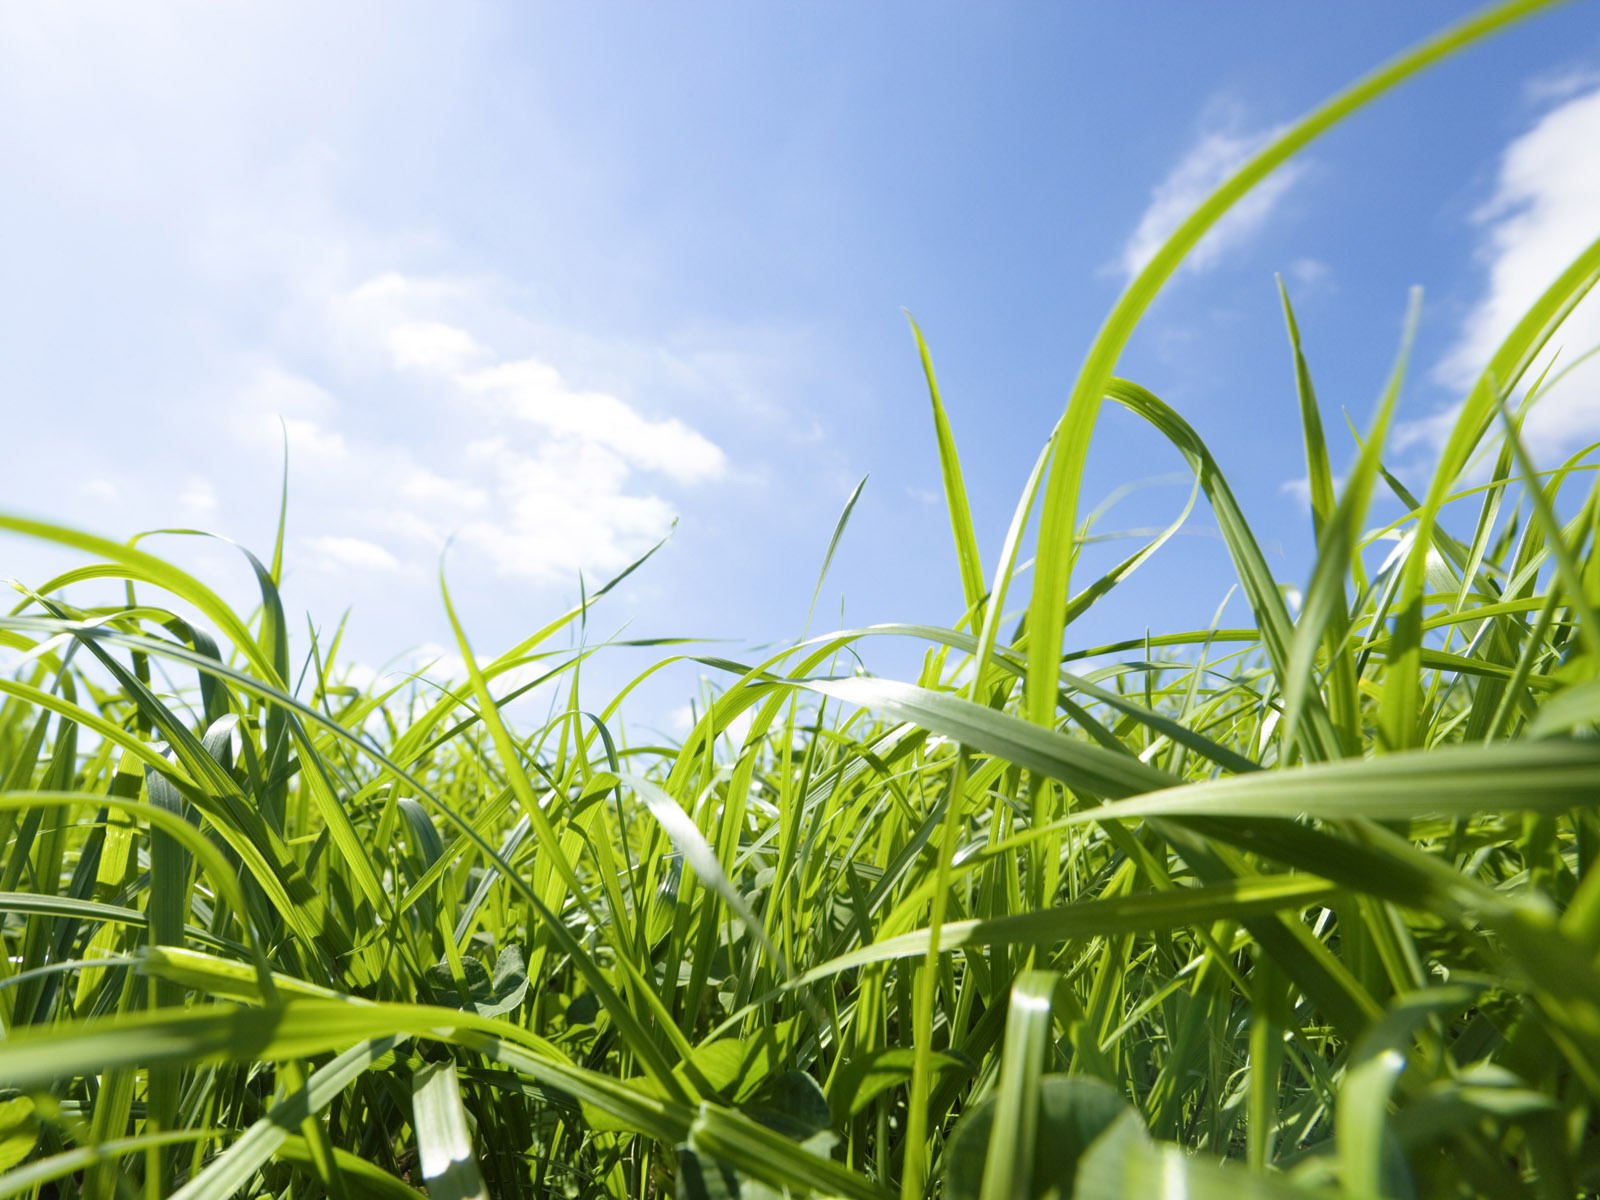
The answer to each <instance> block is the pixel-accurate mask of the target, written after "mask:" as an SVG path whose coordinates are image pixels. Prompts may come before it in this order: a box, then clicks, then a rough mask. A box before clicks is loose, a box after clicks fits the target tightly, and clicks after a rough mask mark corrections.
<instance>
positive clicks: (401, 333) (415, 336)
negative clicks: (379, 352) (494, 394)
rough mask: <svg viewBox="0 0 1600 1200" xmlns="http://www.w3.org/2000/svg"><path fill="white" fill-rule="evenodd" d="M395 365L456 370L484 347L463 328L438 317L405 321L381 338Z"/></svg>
mask: <svg viewBox="0 0 1600 1200" xmlns="http://www.w3.org/2000/svg"><path fill="white" fill-rule="evenodd" d="M384 341H385V343H386V344H387V345H388V347H389V353H390V354H391V355H393V356H394V363H395V366H397V367H422V368H424V369H430V370H438V371H458V370H460V369H461V368H462V367H465V366H468V365H469V364H471V363H472V362H474V361H475V360H477V359H479V358H481V357H482V356H483V347H482V346H480V345H478V343H477V340H476V339H475V338H474V337H473V336H472V335H471V334H470V333H468V332H467V331H466V330H464V329H457V328H455V327H454V326H453V325H446V324H444V323H442V322H440V321H408V322H406V323H405V324H402V325H396V326H395V327H394V328H393V329H391V330H389V333H388V336H387V337H386V338H385V339H384Z"/></svg>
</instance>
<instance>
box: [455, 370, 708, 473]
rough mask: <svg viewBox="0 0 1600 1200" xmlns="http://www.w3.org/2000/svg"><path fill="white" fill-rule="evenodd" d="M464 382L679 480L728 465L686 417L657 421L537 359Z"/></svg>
mask: <svg viewBox="0 0 1600 1200" xmlns="http://www.w3.org/2000/svg"><path fill="white" fill-rule="evenodd" d="M460 382H461V383H462V384H463V385H464V386H465V387H466V388H467V389H468V390H469V391H472V392H476V393H478V394H480V395H482V396H485V397H488V398H490V399H491V400H493V401H495V402H497V403H501V404H504V405H505V406H506V407H507V409H508V410H509V411H510V412H512V413H514V414H515V415H516V416H518V417H520V418H522V420H524V421H526V422H528V423H529V424H530V425H533V426H534V427H535V428H537V429H539V430H541V431H542V432H544V433H546V434H549V435H554V436H556V437H558V438H570V439H572V440H574V441H576V442H578V443H580V444H582V445H591V444H592V445H596V446H603V447H605V448H606V449H607V450H610V451H612V452H614V453H615V454H617V455H618V456H619V457H620V458H621V459H623V460H624V461H625V462H627V463H629V464H631V465H633V466H637V467H642V468H644V469H646V470H654V471H661V472H663V473H664V474H667V475H670V476H671V477H672V478H673V479H676V480H678V481H680V482H685V483H687V482H693V481H695V480H701V479H715V478H717V477H718V476H720V475H721V474H722V472H723V470H724V468H725V467H726V465H727V459H726V458H725V457H724V455H723V453H722V451H721V450H720V449H718V448H717V446H716V445H714V444H713V443H712V442H710V441H708V440H707V439H706V438H704V437H702V436H701V435H700V434H698V433H696V432H695V431H694V430H692V429H690V428H689V427H688V426H686V425H684V424H683V422H681V421H678V420H675V419H672V418H669V419H667V420H664V421H652V420H650V419H649V418H647V417H644V416H642V415H641V414H640V413H639V412H638V411H636V410H635V409H633V408H632V407H630V406H629V405H627V404H625V403H623V402H622V401H621V400H619V399H617V398H616V397H615V396H608V395H606V394H605V393H603V392H591V391H581V390H578V389H576V388H573V387H571V386H569V385H568V384H567V383H566V382H565V381H564V380H563V379H562V378H561V374H560V373H559V372H558V371H557V370H556V369H555V368H554V367H552V366H550V365H549V364H548V363H542V362H540V361H539V360H537V359H533V358H524V359H519V360H517V361H515V362H508V363H502V364H501V365H499V366H496V367H490V368H488V369H486V370H483V371H478V372H476V373H474V374H472V375H469V376H466V377H464V378H462V379H461V380H460Z"/></svg>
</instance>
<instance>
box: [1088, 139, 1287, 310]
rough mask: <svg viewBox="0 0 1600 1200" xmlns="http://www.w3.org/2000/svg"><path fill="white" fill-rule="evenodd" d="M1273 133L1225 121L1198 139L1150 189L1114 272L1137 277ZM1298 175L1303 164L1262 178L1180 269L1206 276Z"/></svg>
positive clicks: (1261, 220)
mask: <svg viewBox="0 0 1600 1200" xmlns="http://www.w3.org/2000/svg"><path fill="white" fill-rule="evenodd" d="M1278 132H1279V131H1278V130H1277V129H1267V130H1262V131H1260V132H1255V133H1248V132H1244V131H1241V130H1240V129H1239V128H1238V127H1237V124H1236V123H1235V122H1232V121H1230V122H1229V123H1227V124H1226V125H1224V126H1222V127H1219V128H1214V129H1212V130H1210V131H1209V132H1207V133H1205V134H1203V135H1202V136H1201V137H1200V139H1199V140H1198V141H1197V142H1195V144H1194V145H1193V146H1191V147H1190V148H1189V149H1188V151H1187V152H1186V153H1185V154H1184V156H1183V157H1182V158H1180V159H1179V160H1178V162H1177V164H1176V165H1174V166H1173V168H1172V170H1171V171H1169V172H1168V173H1167V176H1166V178H1165V179H1163V180H1162V181H1161V182H1160V183H1158V184H1157V185H1156V186H1155V188H1154V189H1152V191H1151V193H1150V203H1149V205H1148V206H1147V207H1146V208H1145V210H1144V214H1143V215H1142V216H1141V217H1140V218H1139V223H1138V225H1137V226H1135V228H1134V231H1133V234H1132V235H1131V236H1130V237H1129V238H1128V240H1127V243H1126V244H1125V245H1124V246H1123V248H1122V255H1121V257H1120V258H1119V259H1118V261H1117V264H1116V269H1117V270H1118V271H1119V272H1120V273H1121V274H1122V275H1124V276H1126V277H1128V278H1130V279H1131V278H1132V277H1133V276H1135V275H1137V274H1138V273H1139V271H1140V270H1142V269H1143V267H1144V265H1145V264H1146V263H1148V262H1149V261H1150V259H1151V258H1152V257H1154V255H1155V252H1156V251H1157V250H1158V249H1159V248H1160V246H1161V244H1162V243H1163V242H1164V241H1166V240H1167V238H1168V237H1169V236H1170V235H1171V233H1172V231H1173V230H1175V229H1177V227H1178V226H1179V225H1180V224H1181V223H1182V222H1183V220H1184V218H1185V217H1187V216H1188V215H1189V214H1190V213H1191V212H1193V211H1194V210H1195V209H1196V208H1197V207H1198V206H1199V205H1200V203H1201V202H1202V201H1203V200H1204V199H1205V198H1206V197H1207V196H1208V195H1210V194H1211V192H1212V191H1213V190H1214V189H1215V188H1216V187H1217V185H1218V184H1220V183H1222V181H1223V180H1225V179H1226V178H1227V177H1228V176H1229V175H1231V174H1232V173H1233V172H1234V170H1235V169H1237V168H1238V167H1239V166H1240V165H1241V164H1243V163H1244V162H1245V160H1246V159H1248V158H1249V157H1250V156H1251V155H1252V154H1254V153H1255V152H1256V151H1257V150H1259V149H1261V147H1262V146H1264V145H1266V144H1267V142H1269V141H1271V140H1272V138H1274V137H1275V136H1277V134H1278ZM1304 173H1305V164H1304V163H1303V162H1298V161H1297V162H1291V163H1288V164H1287V165H1285V166H1283V167H1280V168H1279V169H1278V170H1277V171H1276V172H1274V173H1273V174H1272V175H1270V176H1268V178H1266V179H1265V180H1263V181H1262V182H1261V183H1260V184H1258V185H1257V186H1256V187H1255V189H1254V190H1253V191H1251V192H1250V193H1249V195H1247V196H1245V197H1244V199H1242V200H1241V201H1239V203H1238V204H1236V205H1234V207H1233V208H1232V209H1231V210H1230V211H1229V213H1228V215H1227V216H1225V217H1223V218H1222V220H1220V221H1219V222H1217V224H1216V225H1215V226H1213V227H1212V229H1211V231H1210V232H1209V233H1207V234H1206V236H1205V237H1204V238H1203V239H1201V241H1200V244H1199V245H1198V246H1196V247H1195V249H1194V252H1193V253H1192V254H1190V255H1189V257H1188V259H1187V260H1186V264H1185V265H1187V266H1188V267H1189V268H1190V269H1191V270H1194V271H1204V270H1208V269H1209V268H1211V267H1213V266H1215V265H1216V264H1217V262H1218V261H1219V260H1220V259H1221V258H1222V256H1223V255H1225V254H1226V253H1228V252H1229V251H1230V250H1233V249H1235V248H1236V247H1238V246H1239V245H1241V244H1243V243H1244V242H1246V241H1248V240H1249V239H1250V237H1251V236H1252V235H1253V234H1255V232H1256V231H1257V230H1258V229H1260V228H1261V226H1262V225H1263V223H1265V221H1266V220H1267V218H1268V217H1269V216H1270V215H1271V214H1272V210H1273V209H1274V208H1276V207H1277V205H1278V202H1279V201H1280V200H1282V199H1283V197H1284V196H1285V195H1286V194H1287V193H1288V191H1289V189H1290V188H1292V187H1293V186H1294V185H1295V183H1296V182H1297V181H1298V180H1299V179H1300V178H1301V176H1302V175H1303V174H1304Z"/></svg>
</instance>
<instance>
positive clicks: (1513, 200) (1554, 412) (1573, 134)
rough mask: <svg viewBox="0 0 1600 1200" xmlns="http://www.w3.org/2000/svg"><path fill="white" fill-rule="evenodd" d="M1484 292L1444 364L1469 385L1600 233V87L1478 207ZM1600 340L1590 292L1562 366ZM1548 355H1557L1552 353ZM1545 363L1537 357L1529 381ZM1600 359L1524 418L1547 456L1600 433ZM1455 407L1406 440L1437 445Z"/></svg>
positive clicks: (1509, 162) (1413, 425)
mask: <svg viewBox="0 0 1600 1200" xmlns="http://www.w3.org/2000/svg"><path fill="white" fill-rule="evenodd" d="M1474 219H1475V222H1476V223H1477V225H1478V226H1479V228H1480V230H1481V235H1480V242H1479V248H1478V254H1479V257H1480V259H1481V261H1482V262H1483V263H1484V275H1485V281H1484V290H1483V293H1482V295H1481V296H1479V298H1478V300H1477V301H1476V302H1475V303H1474V304H1473V305H1472V307H1471V308H1470V310H1469V311H1468V313H1467V315H1466V317H1465V319H1464V320H1463V321H1462V323H1461V328H1460V330H1459V331H1458V333H1457V336H1456V339H1455V341H1454V343H1453V344H1452V345H1451V347H1450V349H1449V350H1448V351H1447V352H1446V354H1445V355H1444V357H1443V359H1442V361H1441V362H1440V363H1439V365H1438V367H1437V368H1436V370H1435V376H1436V378H1437V379H1438V380H1439V381H1440V382H1442V383H1444V384H1445V385H1446V386H1448V387H1450V388H1453V389H1455V390H1457V391H1458V392H1462V391H1465V390H1466V389H1467V388H1468V387H1470V386H1471V385H1472V383H1473V381H1474V380H1475V379H1476V378H1477V376H1478V374H1479V372H1481V371H1482V369H1483V367H1484V366H1485V365H1486V364H1487V363H1488V361H1489V358H1490V356H1491V355H1492V354H1493V353H1494V351H1495V349H1496V348H1497V347H1498V346H1499V344H1500V342H1501V340H1502V339H1503V338H1504V337H1505V335H1506V334H1507V333H1509V332H1510V330H1511V329H1512V327H1513V326H1514V325H1515V324H1516V322H1517V321H1518V319H1519V318H1520V317H1521V316H1522V314H1523V313H1524V312H1525V311H1527V309H1528V307H1529V306H1530V305H1531V304H1532V303H1533V302H1534V301H1535V300H1536V299H1537V298H1538V297H1539V295H1540V294H1541V293H1543V292H1544V290H1545V289H1546V288H1547V287H1548V286H1549V285H1550V284H1551V283H1552V282H1554V281H1555V279H1556V277H1557V276H1558V275H1559V274H1560V273H1561V272H1562V271H1563V270H1564V269H1566V267H1567V266H1568V265H1569V264H1570V263H1571V262H1572V260H1573V258H1574V257H1576V255H1577V254H1578V252H1579V251H1580V250H1582V249H1583V247H1584V246H1586V245H1588V243H1589V242H1590V241H1592V240H1593V239H1594V237H1595V236H1596V234H1597V233H1600V89H1594V90H1591V91H1588V92H1586V93H1584V94H1582V95H1579V96H1575V97H1573V98H1570V99H1567V100H1565V101H1564V102H1563V103H1561V104H1560V105H1558V106H1557V107H1555V108H1553V109H1551V110H1549V111H1548V112H1546V113H1545V114H1544V115H1543V116H1542V117H1540V118H1539V120H1538V121H1537V122H1536V123H1535V124H1534V126H1533V127H1532V128H1531V129H1529V130H1528V131H1527V132H1526V133H1524V134H1522V135H1521V136H1520V137H1518V138H1516V139H1515V140H1513V141H1512V142H1511V143H1510V145H1508V146H1507V147H1506V149H1505V151H1504V153H1503V154H1502V155H1501V159H1500V166H1499V171H1498V174H1497V176H1496V181H1495V188H1494V193H1493V195H1492V196H1491V197H1490V199H1489V201H1488V203H1487V204H1485V205H1484V206H1483V207H1482V208H1481V209H1480V210H1479V211H1478V212H1477V213H1476V214H1475V218H1474ZM1596 344H1600V297H1596V296H1595V295H1594V294H1593V293H1591V294H1590V295H1589V297H1588V298H1587V299H1585V300H1584V301H1583V302H1582V303H1581V304H1580V305H1579V306H1578V307H1577V308H1576V309H1575V310H1574V311H1573V312H1572V314H1571V315H1570V316H1569V317H1568V318H1567V320H1566V323H1565V324H1564V325H1563V326H1562V328H1561V329H1560V331H1559V332H1558V333H1557V334H1556V336H1555V338H1554V339H1552V342H1551V346H1552V348H1553V349H1554V350H1556V351H1559V358H1558V359H1557V366H1558V368H1559V367H1560V365H1561V364H1562V363H1570V362H1573V361H1574V360H1575V359H1577V358H1578V357H1579V356H1580V355H1582V354H1583V353H1585V352H1586V351H1588V350H1589V349H1591V348H1592V347H1594V346H1595V345H1596ZM1546 361H1548V356H1547V359H1546ZM1542 369H1543V364H1542V363H1541V364H1539V365H1536V366H1535V368H1534V370H1533V371H1532V372H1531V373H1530V375H1529V380H1530V381H1531V379H1532V378H1534V377H1536V376H1537V375H1538V374H1539V372H1540V371H1541V370H1542ZM1597 391H1600V361H1596V360H1590V361H1588V362H1586V363H1583V364H1582V365H1580V366H1578V367H1577V368H1576V369H1575V370H1573V371H1572V373H1571V374H1570V375H1568V376H1567V377H1566V378H1565V379H1563V380H1562V381H1561V382H1560V384H1559V385H1558V386H1556V387H1555V388H1553V389H1552V390H1551V391H1550V392H1549V393H1547V394H1546V395H1545V396H1544V397H1543V398H1542V399H1541V400H1540V401H1539V402H1538V404H1537V405H1536V407H1535V408H1534V409H1533V411H1532V413H1531V414H1530V416H1529V418H1528V421H1527V424H1526V425H1525V426H1524V432H1525V437H1526V440H1527V443H1528V446H1529V449H1530V451H1531V452H1532V453H1533V455H1534V457H1535V458H1536V459H1538V460H1540V461H1541V462H1548V461H1549V460H1551V459H1553V458H1555V457H1558V456H1561V455H1563V454H1565V453H1567V452H1570V451H1571V450H1573V449H1576V448H1577V447H1579V446H1581V445H1583V444H1585V443H1587V442H1589V441H1593V440H1595V439H1596V438H1600V398H1597ZM1455 411H1456V410H1455V409H1454V408H1452V409H1448V410H1445V411H1442V412H1437V413H1434V414H1431V415H1430V416H1427V417H1424V418H1421V419H1419V420H1416V421H1411V422H1407V423H1406V424H1405V425H1403V426H1401V427H1400V428H1397V429H1396V443H1397V445H1398V446H1400V447H1402V448H1403V447H1405V446H1407V445H1424V446H1437V445H1439V444H1440V443H1441V442H1443V441H1444V439H1445V438H1446V437H1448V435H1449V432H1450V430H1451V428H1452V427H1453V425H1454V414H1455Z"/></svg>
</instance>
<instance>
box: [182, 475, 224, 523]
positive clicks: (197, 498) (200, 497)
mask: <svg viewBox="0 0 1600 1200" xmlns="http://www.w3.org/2000/svg"><path fill="white" fill-rule="evenodd" d="M178 506H179V507H180V508H182V509H183V510H184V511H185V512H186V513H187V514H189V515H190V516H195V517H204V516H209V515H210V514H211V513H213V512H215V511H216V507H217V491H216V489H215V488H213V487H212V486H211V483H210V481H209V480H206V479H204V478H202V477H201V476H199V475H192V476H190V477H189V479H188V480H186V481H185V482H184V485H183V490H182V491H181V492H179V493H178Z"/></svg>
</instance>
